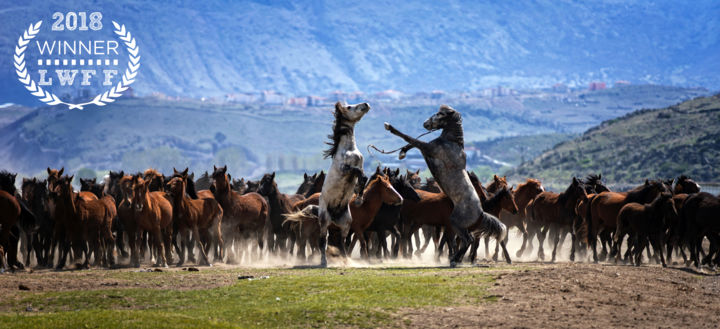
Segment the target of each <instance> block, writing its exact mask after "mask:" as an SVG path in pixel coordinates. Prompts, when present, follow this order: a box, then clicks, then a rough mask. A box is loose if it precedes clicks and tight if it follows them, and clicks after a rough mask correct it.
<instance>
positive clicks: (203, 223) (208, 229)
mask: <svg viewBox="0 0 720 329" xmlns="http://www.w3.org/2000/svg"><path fill="white" fill-rule="evenodd" d="M185 174H187V171H186V172H185ZM187 180H188V178H187V176H185V177H175V178H173V179H171V180H170V182H168V186H167V188H168V193H169V194H170V196H171V198H172V204H173V215H174V216H175V218H174V221H176V222H177V223H178V225H177V227H178V231H179V234H180V236H181V237H182V239H183V241H182V243H183V246H181V247H180V254H179V256H178V257H179V261H178V264H177V266H182V265H183V263H184V262H185V252H184V251H185V250H188V251H191V250H192V249H193V248H194V247H195V245H197V246H198V249H199V250H200V255H201V256H202V260H203V263H202V264H203V265H210V261H209V260H208V256H207V253H208V252H209V251H210V246H211V244H212V242H213V241H212V240H213V238H214V239H215V240H217V245H218V247H219V249H220V250H223V249H224V246H223V240H222V232H221V224H222V217H223V210H222V208H221V207H220V204H219V203H218V202H217V201H215V199H212V198H206V199H191V198H190V197H189V196H188V195H186V194H185V191H186V189H187ZM190 231H192V235H193V236H192V240H191V239H190ZM203 244H204V245H203ZM183 247H184V248H183ZM220 259H222V255H220Z"/></svg>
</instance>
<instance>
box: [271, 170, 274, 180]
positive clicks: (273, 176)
mask: <svg viewBox="0 0 720 329" xmlns="http://www.w3.org/2000/svg"><path fill="white" fill-rule="evenodd" d="M270 177H272V179H275V172H274V171H273V173H272V175H270Z"/></svg>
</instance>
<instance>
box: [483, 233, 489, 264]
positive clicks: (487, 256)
mask: <svg viewBox="0 0 720 329" xmlns="http://www.w3.org/2000/svg"><path fill="white" fill-rule="evenodd" d="M484 240H485V260H487V261H489V260H490V248H488V245H489V244H490V237H489V236H487V235H486V236H485V239H484Z"/></svg>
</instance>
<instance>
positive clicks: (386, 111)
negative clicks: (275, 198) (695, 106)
mask: <svg viewBox="0 0 720 329" xmlns="http://www.w3.org/2000/svg"><path fill="white" fill-rule="evenodd" d="M704 93H706V91H703V90H698V89H683V88H677V87H663V86H630V87H624V88H612V89H608V90H605V91H597V92H583V93H576V94H569V95H567V96H566V97H564V98H558V99H554V98H549V97H547V95H546V94H544V93H538V94H530V95H526V94H522V95H516V96H506V97H497V98H494V99H491V100H488V101H483V102H478V103H467V102H464V101H462V100H452V102H451V103H450V104H451V105H452V106H453V107H455V108H456V109H457V110H459V111H460V112H461V113H462V115H463V126H464V129H465V138H466V141H467V144H468V146H472V145H475V146H477V147H478V149H479V150H480V151H482V152H488V153H487V154H488V155H489V156H490V157H492V158H494V159H500V160H501V161H505V162H510V163H512V164H517V163H519V161H521V159H522V154H523V153H524V154H525V159H528V158H529V157H531V155H532V154H538V153H539V152H541V151H543V150H545V149H547V147H549V145H551V144H549V143H551V141H553V140H557V139H556V138H563V137H562V136H564V135H548V136H541V137H528V136H527V135H538V134H556V133H563V134H564V133H571V134H577V133H579V132H581V131H583V130H585V129H587V127H591V126H594V125H597V124H598V123H600V122H602V121H603V120H608V119H609V118H615V117H617V116H621V115H624V114H626V113H628V112H630V111H632V110H633V109H635V108H637V107H640V106H646V107H649V106H667V105H669V104H674V103H677V102H678V101H679V100H682V99H688V98H690V97H694V96H696V95H698V94H704ZM371 106H372V110H371V111H370V112H369V113H368V114H367V115H366V116H365V118H364V119H363V120H362V121H361V122H360V123H359V124H358V126H357V134H356V135H357V139H358V146H359V148H360V149H361V150H362V152H363V154H365V159H366V161H367V164H370V163H373V162H374V161H382V162H396V161H397V160H396V155H390V156H381V155H380V154H377V152H374V153H373V154H369V153H368V152H367V146H368V144H374V145H377V146H378V147H380V148H384V149H386V150H391V149H394V148H397V147H400V146H402V145H403V143H402V141H401V140H400V139H399V138H396V137H394V136H392V135H390V134H389V133H387V131H385V130H384V128H383V122H385V121H388V122H391V123H393V124H394V125H395V126H396V127H398V128H399V129H401V130H402V131H403V132H405V133H407V134H410V135H413V136H417V135H419V134H421V133H423V132H425V130H424V129H423V128H422V122H423V121H424V120H425V119H426V118H427V117H429V116H431V115H432V114H433V113H435V112H436V111H437V108H438V105H436V104H433V105H422V106H421V105H413V104H404V103H402V102H400V103H389V102H381V101H377V102H371ZM331 111H332V105H331V104H327V105H324V106H321V107H307V108H301V107H287V106H271V105H240V104H226V103H225V104H218V103H212V102H202V101H199V100H166V99H157V98H154V97H142V98H133V97H122V98H119V99H118V100H117V101H116V102H114V103H110V104H108V105H107V106H104V107H95V106H92V107H88V108H87V109H85V110H83V111H78V110H72V111H68V110H66V109H65V108H61V107H42V108H39V109H36V110H33V111H32V112H30V113H29V114H27V115H25V116H23V117H21V118H20V119H18V120H17V121H15V122H13V123H11V124H9V125H7V126H5V127H2V128H0V140H3V143H2V146H0V163H2V169H9V170H13V171H17V172H20V173H23V174H29V175H34V174H38V173H40V172H42V171H43V170H44V169H45V168H46V167H47V166H52V167H60V166H65V167H66V168H68V170H70V171H72V172H74V171H76V170H78V169H80V168H90V169H94V170H109V169H113V170H118V169H125V170H130V171H135V170H144V169H146V168H148V167H156V168H158V169H160V170H162V171H163V172H171V171H172V168H173V166H175V167H185V166H188V167H190V168H191V169H192V170H194V171H205V170H209V169H211V168H212V165H214V164H216V165H223V164H228V167H229V169H230V171H231V173H232V174H233V175H236V176H257V175H259V174H260V173H262V172H265V171H272V170H280V171H293V172H300V171H302V170H311V171H314V170H319V169H326V168H327V166H328V162H327V160H323V159H322V157H321V154H322V150H323V149H324V148H326V147H327V145H325V143H324V142H325V141H326V140H327V137H326V136H327V134H329V133H330V132H331V128H330V127H331V125H332V114H331ZM1 113H3V112H2V109H0V114H1ZM438 134H439V133H438V132H435V133H433V134H431V135H428V136H425V137H423V139H426V140H427V139H431V138H432V137H433V136H436V135H438ZM507 136H526V137H521V138H517V139H509V140H504V139H500V140H497V141H496V143H497V144H498V145H499V146H495V147H493V146H492V145H488V143H484V144H483V143H480V144H473V142H481V141H485V140H488V139H492V138H499V137H507ZM519 144H521V145H519ZM523 147H526V148H523ZM411 152H412V153H411V154H410V155H415V154H416V153H415V152H417V151H411ZM399 165H407V164H406V163H403V162H400V163H399ZM420 165H422V162H421V163H420Z"/></svg>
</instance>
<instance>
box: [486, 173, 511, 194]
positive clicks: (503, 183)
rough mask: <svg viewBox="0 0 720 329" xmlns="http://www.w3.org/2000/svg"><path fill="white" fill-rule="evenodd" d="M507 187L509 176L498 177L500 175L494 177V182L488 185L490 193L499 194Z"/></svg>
mask: <svg viewBox="0 0 720 329" xmlns="http://www.w3.org/2000/svg"><path fill="white" fill-rule="evenodd" d="M507 187H508V183H507V176H503V177H498V175H493V181H492V182H490V184H488V186H487V191H488V192H490V193H497V191H500V189H502V188H507Z"/></svg>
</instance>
